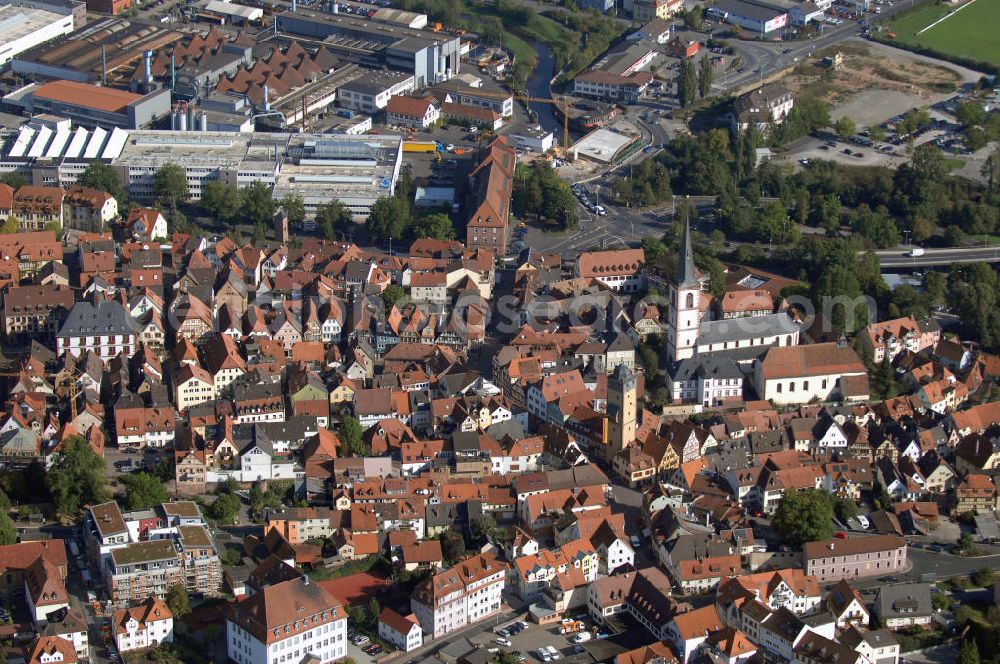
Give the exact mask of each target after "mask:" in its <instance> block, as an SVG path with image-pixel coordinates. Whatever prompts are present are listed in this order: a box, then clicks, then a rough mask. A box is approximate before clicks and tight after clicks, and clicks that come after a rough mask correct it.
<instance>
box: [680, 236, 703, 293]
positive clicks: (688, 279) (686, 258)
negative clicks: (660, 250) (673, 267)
mask: <svg viewBox="0 0 1000 664" xmlns="http://www.w3.org/2000/svg"><path fill="white" fill-rule="evenodd" d="M698 285H699V282H698V271H697V270H696V269H695V267H694V250H693V249H692V248H691V222H690V221H689V220H688V219H685V220H684V231H683V234H682V235H681V255H680V256H679V257H678V261H677V286H678V287H681V288H683V287H684V286H698Z"/></svg>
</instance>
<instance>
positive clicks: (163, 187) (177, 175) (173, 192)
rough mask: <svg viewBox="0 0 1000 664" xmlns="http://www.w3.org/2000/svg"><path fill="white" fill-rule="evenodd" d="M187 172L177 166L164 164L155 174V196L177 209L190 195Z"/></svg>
mask: <svg viewBox="0 0 1000 664" xmlns="http://www.w3.org/2000/svg"><path fill="white" fill-rule="evenodd" d="M189 193H190V192H189V190H188V182H187V172H186V171H185V170H184V168H183V167H181V166H178V165H177V164H164V165H163V166H161V167H160V169H159V170H158V171H156V172H155V173H153V195H154V196H156V198H158V199H159V200H160V201H162V202H163V203H165V204H167V205H169V206H170V208H171V209H172V210H176V209H177V204H178V203H180V202H182V201H185V200H187V197H188V195H189Z"/></svg>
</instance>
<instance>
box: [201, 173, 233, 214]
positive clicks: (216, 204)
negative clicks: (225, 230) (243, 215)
mask: <svg viewBox="0 0 1000 664" xmlns="http://www.w3.org/2000/svg"><path fill="white" fill-rule="evenodd" d="M201 208H202V209H203V210H204V211H205V212H206V213H207V214H208V215H209V216H211V217H215V218H216V219H220V220H222V221H232V220H233V219H235V218H236V213H237V211H238V209H239V192H238V191H237V189H236V187H234V186H233V185H230V184H226V183H225V182H219V181H218V180H212V181H211V182H206V183H205V186H204V187H202V190H201Z"/></svg>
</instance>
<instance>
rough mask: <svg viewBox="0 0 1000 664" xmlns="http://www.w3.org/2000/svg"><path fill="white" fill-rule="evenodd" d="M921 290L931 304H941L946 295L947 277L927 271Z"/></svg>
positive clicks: (940, 273) (934, 271) (936, 272)
mask: <svg viewBox="0 0 1000 664" xmlns="http://www.w3.org/2000/svg"><path fill="white" fill-rule="evenodd" d="M923 289H924V293H925V294H926V295H927V299H928V300H930V302H931V304H943V303H944V299H945V297H946V296H947V294H948V275H946V274H945V273H944V272H938V271H936V270H927V272H925V273H924V281H923Z"/></svg>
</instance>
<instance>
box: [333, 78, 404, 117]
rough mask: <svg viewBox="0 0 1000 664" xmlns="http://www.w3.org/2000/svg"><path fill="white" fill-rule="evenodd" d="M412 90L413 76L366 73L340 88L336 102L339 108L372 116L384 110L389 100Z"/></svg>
mask: <svg viewBox="0 0 1000 664" xmlns="http://www.w3.org/2000/svg"><path fill="white" fill-rule="evenodd" d="M413 89H414V82H413V76H411V75H410V74H404V73H402V72H397V71H368V72H365V73H364V74H363V75H362V76H359V77H358V78H355V79H354V80H353V81H350V82H348V83H345V84H344V85H341V86H340V89H339V90H338V91H337V100H338V103H339V105H340V106H341V107H343V108H347V109H350V110H352V111H361V112H362V113H368V114H374V113H378V112H379V111H381V110H383V109H385V107H386V106H387V105H388V103H389V100H390V99H391V98H392V97H394V96H396V95H404V94H406V93H407V92H410V91H411V90H413Z"/></svg>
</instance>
